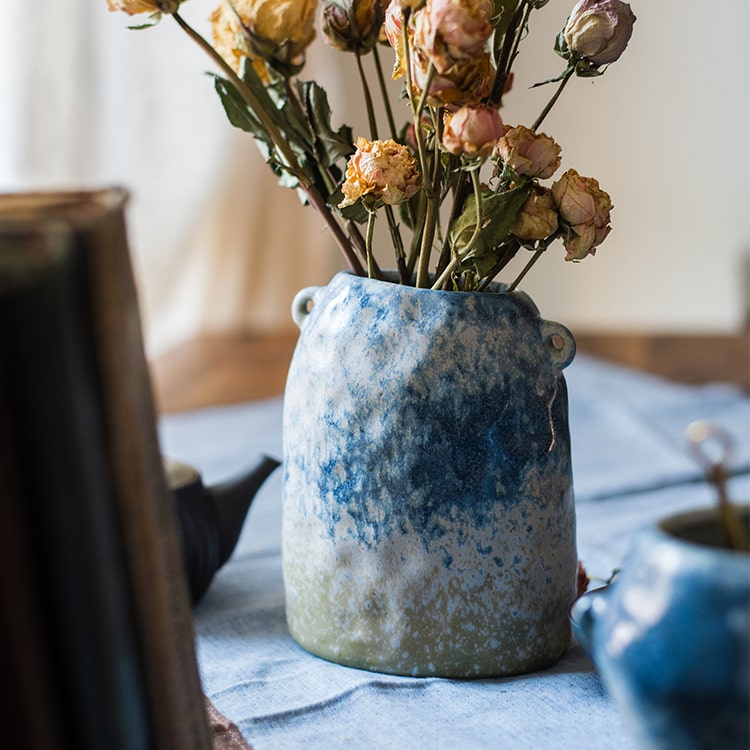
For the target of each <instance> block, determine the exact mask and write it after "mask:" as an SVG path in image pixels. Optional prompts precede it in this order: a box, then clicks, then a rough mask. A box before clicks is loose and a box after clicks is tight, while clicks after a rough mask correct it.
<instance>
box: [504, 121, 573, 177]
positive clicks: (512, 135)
mask: <svg viewBox="0 0 750 750" xmlns="http://www.w3.org/2000/svg"><path fill="white" fill-rule="evenodd" d="M561 151H562V149H561V148H560V146H558V145H557V143H555V141H554V139H552V138H550V136H548V135H545V134H544V133H536V132H534V131H533V130H531V129H530V128H527V127H524V126H523V125H517V126H516V127H514V128H510V129H509V130H508V131H507V132H506V133H505V135H504V136H503V137H502V138H501V139H500V141H499V142H498V144H497V148H496V149H495V154H496V156H497V157H498V158H499V159H501V160H502V162H503V163H504V164H505V165H506V166H507V167H508V168H509V169H512V170H513V171H514V172H515V173H516V174H517V175H524V176H526V177H538V178H539V179H541V180H546V179H547V178H548V177H552V175H553V174H554V173H555V171H556V170H557V168H558V167H559V166H560V152H561Z"/></svg>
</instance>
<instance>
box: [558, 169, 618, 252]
mask: <svg viewBox="0 0 750 750" xmlns="http://www.w3.org/2000/svg"><path fill="white" fill-rule="evenodd" d="M552 195H553V197H554V199H555V202H556V203H557V206H558V209H559V212H560V218H561V219H562V220H563V222H564V223H565V224H566V225H567V227H568V232H567V233H566V236H565V237H564V238H563V244H564V245H565V249H566V251H567V254H566V256H565V260H582V259H583V258H585V257H586V256H587V255H594V254H595V252H596V247H598V246H599V245H600V244H601V243H602V242H604V239H605V238H606V236H607V235H608V234H609V232H610V229H611V227H610V224H609V221H610V211H611V210H612V208H613V206H612V200H611V199H610V197H609V194H608V193H606V192H604V190H602V189H601V188H600V187H599V182H598V181H597V180H595V179H594V178H593V177H581V175H579V174H578V172H576V171H575V169H569V170H568V171H567V172H566V173H565V174H564V175H563V176H562V177H561V178H560V179H559V180H558V181H557V182H555V183H554V184H553V185H552Z"/></svg>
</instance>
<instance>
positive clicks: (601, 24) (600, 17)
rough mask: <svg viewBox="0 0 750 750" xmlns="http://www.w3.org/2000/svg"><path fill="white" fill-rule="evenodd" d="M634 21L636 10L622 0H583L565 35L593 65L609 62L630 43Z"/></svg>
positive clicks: (574, 48) (564, 31)
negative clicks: (634, 11)
mask: <svg viewBox="0 0 750 750" xmlns="http://www.w3.org/2000/svg"><path fill="white" fill-rule="evenodd" d="M634 23H635V16H634V15H633V11H632V10H630V6H629V5H628V4H627V3H624V2H621V0H580V2H579V3H578V4H577V5H576V6H575V7H574V8H573V11H572V12H571V14H570V17H569V18H568V21H567V23H566V24H565V28H564V29H563V32H562V36H563V39H564V41H565V43H566V44H567V46H568V47H569V48H570V50H571V51H573V52H574V53H576V54H578V55H580V56H581V57H585V58H586V59H587V60H588V61H589V62H590V63H591V64H592V65H607V64H608V63H612V62H614V61H615V60H617V59H618V58H619V57H620V55H621V54H622V53H623V51H624V50H625V47H627V46H628V42H629V41H630V36H631V34H632V33H633V24H634Z"/></svg>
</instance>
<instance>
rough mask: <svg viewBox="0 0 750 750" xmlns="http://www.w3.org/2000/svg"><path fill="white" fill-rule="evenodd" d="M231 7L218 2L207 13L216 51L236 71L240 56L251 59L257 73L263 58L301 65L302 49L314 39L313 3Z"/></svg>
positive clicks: (235, 0)
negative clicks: (209, 13)
mask: <svg viewBox="0 0 750 750" xmlns="http://www.w3.org/2000/svg"><path fill="white" fill-rule="evenodd" d="M231 5H232V6H233V7H234V10H232V8H231V7H230V5H229V4H228V2H222V3H221V4H220V5H219V6H218V7H217V8H216V10H215V11H214V12H213V13H212V14H211V22H212V24H213V39H214V46H215V47H216V50H217V51H218V52H219V54H220V55H221V56H222V57H223V58H224V59H225V60H226V61H227V62H228V63H229V64H230V65H231V66H232V67H233V68H234V69H235V70H236V71H238V70H239V67H240V62H241V60H242V58H243V57H249V58H251V59H252V60H253V61H254V63H253V67H255V68H256V70H258V71H259V73H260V72H262V69H263V67H264V66H263V65H262V62H263V58H271V57H273V58H275V59H278V60H279V61H281V62H285V63H292V64H294V65H301V64H302V63H303V61H304V52H305V49H306V48H307V47H308V45H309V44H310V42H312V40H313V39H314V38H315V11H316V9H317V6H318V3H317V0H231ZM234 11H236V14H235V12H234ZM237 16H239V18H240V19H241V20H242V24H244V26H245V27H247V29H248V31H249V32H250V35H251V38H248V35H247V34H246V33H245V32H244V30H243V28H242V24H240V21H239V20H238V18H237ZM261 47H262V50H261ZM256 62H257V63H258V64H257V65H256ZM261 77H263V78H264V77H265V76H263V75H261Z"/></svg>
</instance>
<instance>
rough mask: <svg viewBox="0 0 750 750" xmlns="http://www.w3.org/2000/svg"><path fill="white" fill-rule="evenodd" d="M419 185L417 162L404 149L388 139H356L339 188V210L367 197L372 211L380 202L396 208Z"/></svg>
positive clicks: (415, 190) (409, 152)
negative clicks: (341, 195)
mask: <svg viewBox="0 0 750 750" xmlns="http://www.w3.org/2000/svg"><path fill="white" fill-rule="evenodd" d="M421 185H422V177H421V175H420V173H419V166H418V164H417V160H416V159H415V158H414V156H413V155H412V153H411V151H409V149H408V148H407V147H406V146H402V145H401V144H400V143H396V141H393V140H391V139H388V140H386V141H368V140H367V139H366V138H358V139H357V150H356V152H355V153H354V154H353V155H352V157H351V158H350V159H349V164H348V165H347V168H346V179H345V181H344V184H343V186H342V192H343V193H344V200H342V201H341V203H339V207H340V208H344V207H346V206H351V205H352V204H353V203H356V202H357V201H358V200H359V199H360V198H369V201H370V202H371V203H372V204H373V205H372V206H368V207H369V208H373V207H375V206H377V205H378V204H379V203H381V202H382V203H388V204H389V205H397V204H399V203H403V202H404V201H407V200H409V198H411V197H412V196H413V195H415V194H416V192H417V191H418V190H419V188H420V187H421Z"/></svg>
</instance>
